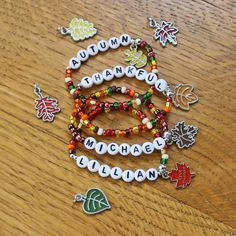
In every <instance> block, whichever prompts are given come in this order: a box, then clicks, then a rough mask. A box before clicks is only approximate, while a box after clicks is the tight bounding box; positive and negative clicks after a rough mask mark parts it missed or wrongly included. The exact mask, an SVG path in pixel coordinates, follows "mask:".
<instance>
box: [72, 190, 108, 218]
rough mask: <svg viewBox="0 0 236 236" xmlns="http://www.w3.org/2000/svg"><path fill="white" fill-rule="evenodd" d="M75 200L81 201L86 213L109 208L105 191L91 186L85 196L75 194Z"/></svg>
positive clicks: (95, 212)
mask: <svg viewBox="0 0 236 236" xmlns="http://www.w3.org/2000/svg"><path fill="white" fill-rule="evenodd" d="M74 201H75V202H80V201H83V210H84V212H85V213H86V214H90V215H92V214H97V213H99V212H102V211H105V210H107V209H110V208H111V205H110V204H109V202H108V200H107V198H106V195H105V193H103V191H102V190H100V189H98V188H91V189H89V190H88V191H87V193H86V195H85V196H82V195H81V194H77V195H75V198H74Z"/></svg>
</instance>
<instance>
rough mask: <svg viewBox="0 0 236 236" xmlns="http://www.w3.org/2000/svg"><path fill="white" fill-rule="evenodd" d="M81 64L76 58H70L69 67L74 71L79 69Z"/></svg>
mask: <svg viewBox="0 0 236 236" xmlns="http://www.w3.org/2000/svg"><path fill="white" fill-rule="evenodd" d="M80 65H81V63H80V61H79V59H78V58H77V57H72V58H71V59H70V61H69V67H70V68H72V69H74V70H76V69H79V67H80Z"/></svg>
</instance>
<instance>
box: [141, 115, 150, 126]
mask: <svg viewBox="0 0 236 236" xmlns="http://www.w3.org/2000/svg"><path fill="white" fill-rule="evenodd" d="M148 122H149V119H148V118H147V117H145V118H144V119H142V123H143V124H144V125H145V124H147V123H148Z"/></svg>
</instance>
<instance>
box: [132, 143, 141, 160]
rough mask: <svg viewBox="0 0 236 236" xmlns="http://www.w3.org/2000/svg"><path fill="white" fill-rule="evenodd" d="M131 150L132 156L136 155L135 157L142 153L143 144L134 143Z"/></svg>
mask: <svg viewBox="0 0 236 236" xmlns="http://www.w3.org/2000/svg"><path fill="white" fill-rule="evenodd" d="M130 152H131V154H132V156H135V157H137V156H140V155H141V153H142V147H141V145H139V144H133V145H132V146H131V148H130Z"/></svg>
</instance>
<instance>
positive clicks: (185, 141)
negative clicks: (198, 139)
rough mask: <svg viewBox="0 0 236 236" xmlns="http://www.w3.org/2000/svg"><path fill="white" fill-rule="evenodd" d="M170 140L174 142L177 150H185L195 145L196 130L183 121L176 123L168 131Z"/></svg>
mask: <svg viewBox="0 0 236 236" xmlns="http://www.w3.org/2000/svg"><path fill="white" fill-rule="evenodd" d="M170 132H171V140H172V141H173V142H175V144H176V145H177V147H178V148H181V149H182V148H187V147H190V146H192V145H193V144H194V143H195V136H196V134H197V132H198V128H197V127H194V126H192V125H186V124H185V122H184V121H181V122H178V123H177V124H176V125H175V127H174V128H173V129H172V130H171V131H170Z"/></svg>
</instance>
